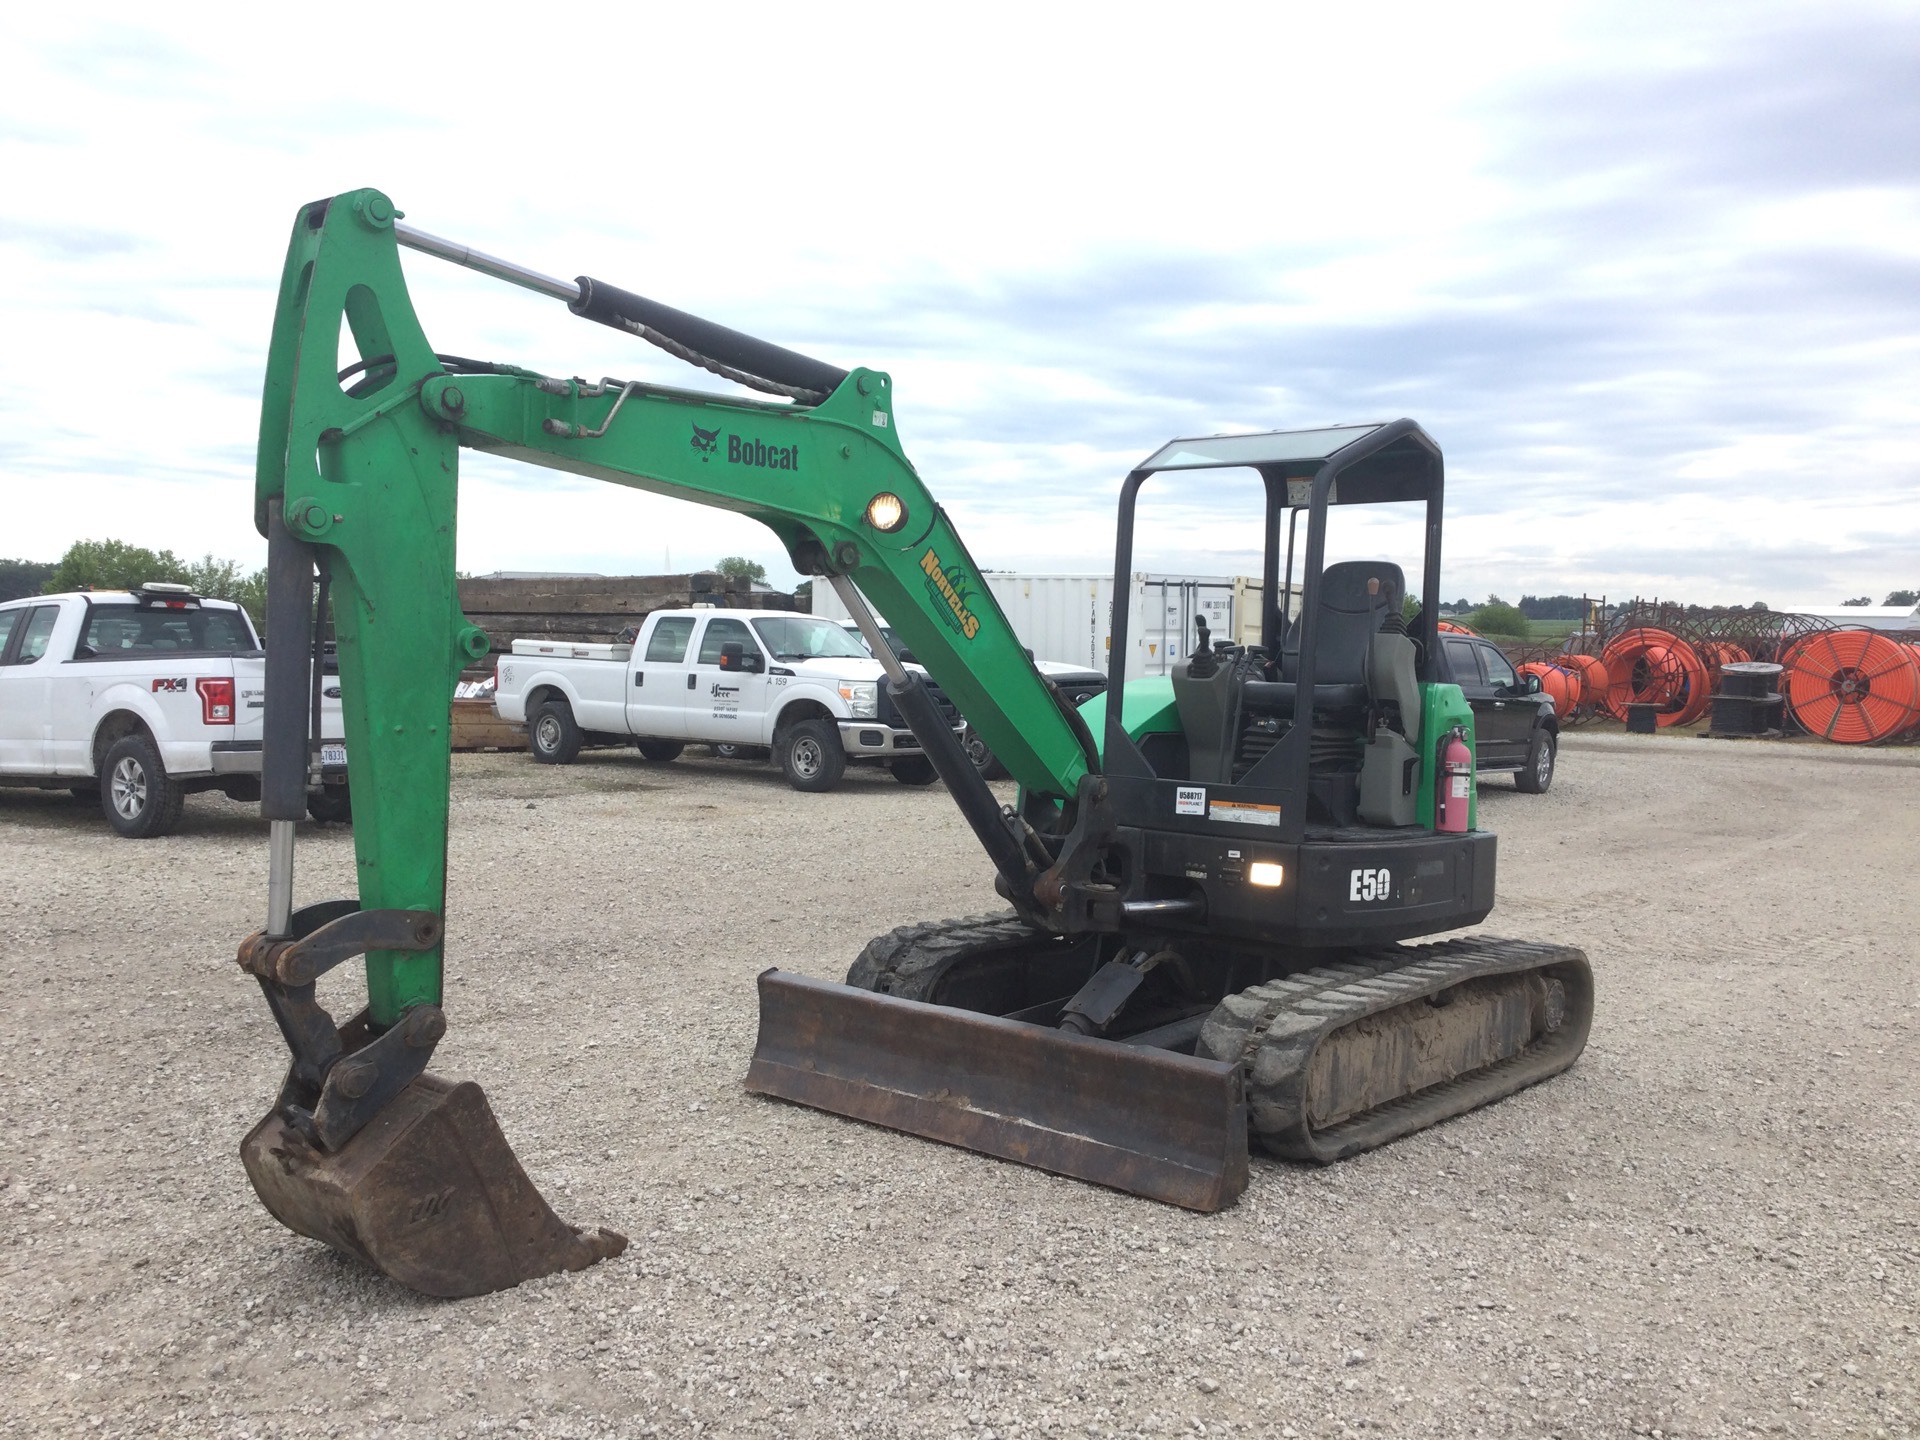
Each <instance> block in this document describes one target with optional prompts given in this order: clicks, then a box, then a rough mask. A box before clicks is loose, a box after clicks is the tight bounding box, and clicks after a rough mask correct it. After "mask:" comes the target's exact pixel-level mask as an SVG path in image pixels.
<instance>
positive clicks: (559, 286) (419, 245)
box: [393, 220, 580, 305]
mask: <svg viewBox="0 0 1920 1440" xmlns="http://www.w3.org/2000/svg"><path fill="white" fill-rule="evenodd" d="M393 234H394V238H395V239H396V240H398V241H399V242H400V243H401V244H402V245H404V246H406V247H407V248H408V249H409V250H418V251H419V252H420V253H421V254H422V255H432V256H434V257H435V258H437V259H440V260H450V261H452V262H453V263H454V264H455V265H464V266H466V268H467V269H469V270H478V271H479V272H480V273H481V274H482V275H491V276H492V277H493V278H494V279H496V280H505V281H506V282H507V283H508V284H509V285H519V286H521V287H523V288H524V289H527V290H534V291H538V292H539V293H540V294H542V295H551V296H552V297H553V298H554V299H555V300H564V301H566V302H567V303H568V304H569V305H571V304H573V303H574V302H575V301H576V300H578V299H579V298H580V287H579V286H578V285H576V284H574V283H573V282H572V281H571V280H556V279H555V278H554V277H553V276H551V275H542V274H541V273H540V272H539V271H538V270H529V269H528V268H527V267H526V266H524V265H516V264H514V263H513V261H511V260H502V259H500V257H499V256H497V255H489V254H487V253H486V252H485V251H484V250H475V249H474V248H473V247H472V246H471V245H462V244H460V243H459V242H458V241H456V240H443V239H441V238H440V237H439V236H438V235H429V234H428V233H427V232H426V231H424V230H418V229H415V228H414V227H413V226H411V225H407V224H403V223H402V222H400V221H398V220H396V221H394V223H393Z"/></svg>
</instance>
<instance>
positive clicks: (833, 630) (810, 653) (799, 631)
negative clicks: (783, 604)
mask: <svg viewBox="0 0 1920 1440" xmlns="http://www.w3.org/2000/svg"><path fill="white" fill-rule="evenodd" d="M753 628H754V629H755V630H756V631H758V632H759V635H760V639H761V642H762V643H763V644H764V645H765V646H766V647H767V649H769V650H770V651H772V652H773V658H774V659H776V660H814V659H818V658H821V657H823V656H839V655H850V656H854V657H856V658H857V659H861V660H865V659H867V658H868V657H867V652H866V651H865V650H862V649H861V648H860V646H859V644H858V642H856V641H855V640H854V639H853V637H852V636H850V635H848V634H847V632H846V631H844V630H842V629H841V628H840V627H839V626H838V625H836V624H834V623H833V621H831V620H822V619H817V618H815V617H812V616H807V615H778V616H772V617H769V618H768V619H765V620H755V621H754V622H753Z"/></svg>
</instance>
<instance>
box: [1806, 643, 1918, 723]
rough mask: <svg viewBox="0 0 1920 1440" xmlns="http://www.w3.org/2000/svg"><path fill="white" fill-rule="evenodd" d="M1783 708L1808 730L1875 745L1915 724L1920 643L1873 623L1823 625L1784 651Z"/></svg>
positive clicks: (1916, 720)
mask: <svg viewBox="0 0 1920 1440" xmlns="http://www.w3.org/2000/svg"><path fill="white" fill-rule="evenodd" d="M1781 663H1782V664H1783V665H1785V667H1786V669H1785V671H1784V673H1783V674H1782V676H1781V680H1782V684H1781V687H1780V688H1781V689H1782V690H1783V691H1784V692H1785V694H1786V697H1787V709H1788V711H1789V712H1790V713H1791V714H1792V715H1793V718H1794V720H1795V721H1797V722H1798V723H1799V725H1800V727H1801V728H1802V729H1803V730H1805V731H1806V732H1807V733H1808V734H1809V735H1818V736H1819V737H1820V738H1821V739H1823V740H1831V741H1833V742H1834V743H1835V744H1839V745H1873V744H1877V743H1878V742H1880V741H1882V740H1891V739H1893V738H1894V737H1895V736H1897V735H1901V734H1904V733H1905V732H1906V731H1908V730H1911V729H1913V728H1914V727H1915V726H1916V725H1920V650H1916V648H1915V647H1914V646H1913V645H1912V644H1904V643H1902V642H1900V641H1898V640H1895V639H1893V638H1891V637H1890V636H1886V635H1882V634H1881V633H1880V632H1879V631H1877V630H1822V631H1819V632H1817V633H1815V634H1812V635H1807V636H1803V637H1802V638H1801V639H1799V640H1798V641H1796V642H1795V643H1794V644H1793V645H1792V646H1791V647H1789V648H1788V650H1787V651H1786V652H1785V653H1784V654H1783V655H1782V657H1781Z"/></svg>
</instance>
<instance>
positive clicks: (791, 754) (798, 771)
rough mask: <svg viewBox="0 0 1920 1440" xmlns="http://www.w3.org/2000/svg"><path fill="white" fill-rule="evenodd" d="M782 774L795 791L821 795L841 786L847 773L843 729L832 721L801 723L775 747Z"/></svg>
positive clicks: (806, 721) (807, 721)
mask: <svg viewBox="0 0 1920 1440" xmlns="http://www.w3.org/2000/svg"><path fill="white" fill-rule="evenodd" d="M774 755H775V757H776V758H777V759H778V760H779V762H780V773H781V774H783V775H785V776H786V777H787V783H788V784H789V785H791V786H793V788H794V789H796V790H810V791H814V792H816V793H817V792H819V791H822V790H831V789H833V787H834V786H836V785H838V784H839V783H840V777H841V776H842V775H844V774H845V773H846V770H847V756H846V752H845V751H843V750H842V749H841V748H840V727H839V726H838V725H836V724H834V723H833V721H831V720H802V721H800V722H799V723H798V724H797V725H795V726H794V727H793V728H792V729H790V730H788V731H786V732H785V733H784V734H782V735H781V737H780V739H779V742H778V743H777V744H776V745H775V746H774Z"/></svg>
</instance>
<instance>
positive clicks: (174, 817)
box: [100, 734, 187, 840]
mask: <svg viewBox="0 0 1920 1440" xmlns="http://www.w3.org/2000/svg"><path fill="white" fill-rule="evenodd" d="M186 803H187V792H186V791H184V790H182V789H181V788H180V785H179V782H178V781H176V780H174V779H173V778H172V777H171V776H170V775H168V774H167V767H166V766H164V765H162V764H161V763H160V755H159V752H158V751H156V750H155V749H154V748H153V741H151V740H149V739H148V738H147V737H146V736H145V735H143V734H135V735H123V736H121V737H120V738H119V739H118V740H116V741H114V743H113V747H112V748H111V749H109V750H108V751H107V758H106V759H105V760H104V761H102V762H101V765H100V810H101V813H102V814H104V815H105V816H106V817H107V823H108V824H110V825H112V826H113V828H114V829H116V830H118V831H119V832H120V833H121V834H122V835H124V836H126V837H127V838H128V839H129V840H151V839H154V838H155V837H156V836H160V835H165V834H168V833H169V832H171V831H172V830H173V828H174V827H175V826H176V825H178V824H179V823H180V810H181V807H182V806H184V805H185V804H186Z"/></svg>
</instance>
